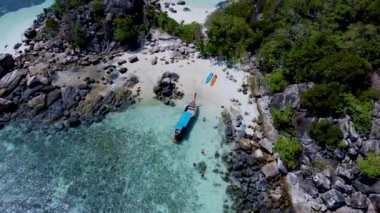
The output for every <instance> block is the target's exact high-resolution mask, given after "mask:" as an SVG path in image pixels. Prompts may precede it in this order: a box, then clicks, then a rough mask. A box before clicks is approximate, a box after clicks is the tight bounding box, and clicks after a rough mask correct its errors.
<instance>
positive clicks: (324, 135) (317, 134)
mask: <svg viewBox="0 0 380 213" xmlns="http://www.w3.org/2000/svg"><path fill="white" fill-rule="evenodd" d="M308 133H309V135H310V137H311V138H313V139H314V140H315V142H316V143H317V144H319V145H321V146H328V147H332V148H336V147H339V146H341V145H342V140H343V133H342V131H341V130H340V128H339V127H338V126H337V125H334V124H332V123H331V122H330V121H328V120H322V121H319V122H318V121H314V122H312V123H311V124H310V126H309V127H308Z"/></svg>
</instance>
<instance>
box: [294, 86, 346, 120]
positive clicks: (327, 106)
mask: <svg viewBox="0 0 380 213" xmlns="http://www.w3.org/2000/svg"><path fill="white" fill-rule="evenodd" d="M344 93H345V89H344V87H343V86H341V85H340V84H339V83H336V82H334V83H328V84H317V85H315V86H314V87H313V88H311V89H308V90H306V91H303V92H302V93H301V106H303V107H305V108H306V109H308V110H310V111H311V112H313V113H315V114H316V115H322V116H328V115H342V114H343V113H344V106H345V103H344V102H345V100H344Z"/></svg>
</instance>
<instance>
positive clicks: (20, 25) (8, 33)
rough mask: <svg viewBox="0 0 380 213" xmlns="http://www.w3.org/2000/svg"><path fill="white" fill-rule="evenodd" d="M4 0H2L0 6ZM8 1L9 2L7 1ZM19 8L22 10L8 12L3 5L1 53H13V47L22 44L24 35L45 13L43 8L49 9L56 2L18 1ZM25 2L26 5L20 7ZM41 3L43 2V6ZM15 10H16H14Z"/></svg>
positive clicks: (0, 23) (0, 26) (0, 18)
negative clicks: (41, 14)
mask: <svg viewBox="0 0 380 213" xmlns="http://www.w3.org/2000/svg"><path fill="white" fill-rule="evenodd" d="M1 1H2V0H0V4H2V3H1ZM7 1H8V0H7ZM14 2H18V5H17V7H19V8H20V9H18V10H15V11H14V10H12V11H8V10H6V9H7V8H8V7H6V5H2V6H1V7H0V9H3V10H2V13H1V14H2V15H1V16H0V29H1V33H0V53H3V52H7V53H13V52H14V50H13V46H14V45H15V44H16V43H18V42H21V40H22V39H23V33H24V32H25V30H26V29H27V28H29V27H30V26H32V24H33V21H34V19H35V18H36V17H37V15H38V14H40V13H41V12H42V11H43V8H46V7H49V6H51V5H52V4H53V2H54V0H45V1H33V0H31V1H17V0H14ZM22 2H24V4H25V5H20V4H21V3H22ZM41 2H43V3H42V4H41ZM13 9H15V8H13ZM6 45H7V47H5V46H6Z"/></svg>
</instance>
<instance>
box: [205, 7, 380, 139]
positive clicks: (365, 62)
mask: <svg viewBox="0 0 380 213" xmlns="http://www.w3.org/2000/svg"><path fill="white" fill-rule="evenodd" d="M242 11H243V12H242ZM379 15H380V0H373V1H371V0H338V1H336V0H313V1H301V0H275V1H260V0H240V1H237V2H235V3H232V4H229V5H228V6H226V7H225V8H224V9H222V10H219V11H217V12H216V13H215V14H214V15H213V16H212V17H211V18H210V20H209V21H208V30H207V32H206V33H207V35H208V39H207V40H206V41H205V42H204V43H205V44H204V48H203V51H204V53H205V54H209V55H218V56H222V57H224V58H225V59H227V60H231V61H237V60H238V59H240V58H241V57H243V56H245V55H246V54H247V53H252V54H256V55H257V61H258V65H259V68H260V70H261V71H263V72H264V73H266V77H265V79H266V81H267V84H268V87H269V88H270V89H272V91H274V92H280V91H281V90H283V89H284V88H285V86H286V85H288V84H293V83H301V82H314V83H315V84H316V86H315V87H314V88H312V89H309V90H307V91H305V92H304V93H303V94H302V101H301V103H302V106H303V107H304V108H306V109H308V110H309V112H310V113H313V114H315V115H318V116H331V115H332V116H336V117H339V116H342V115H344V114H347V113H348V114H350V115H351V116H352V117H353V120H354V122H355V126H356V128H357V130H358V131H360V132H361V133H363V134H368V133H369V132H370V127H368V126H369V125H370V120H368V113H367V111H368V112H369V111H371V109H372V106H371V101H372V100H373V99H376V98H378V95H376V94H375V93H374V91H371V90H370V87H371V74H372V72H373V70H375V69H377V68H379V67H380V60H379V58H380V18H379V17H380V16H379ZM226 20H229V21H226ZM366 94H375V95H370V96H368V95H366ZM347 97H349V98H347ZM364 111H366V112H364Z"/></svg>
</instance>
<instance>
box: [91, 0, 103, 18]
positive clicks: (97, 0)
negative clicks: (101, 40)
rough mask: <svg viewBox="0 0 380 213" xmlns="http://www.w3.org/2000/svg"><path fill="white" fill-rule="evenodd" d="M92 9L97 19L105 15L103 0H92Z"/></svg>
mask: <svg viewBox="0 0 380 213" xmlns="http://www.w3.org/2000/svg"><path fill="white" fill-rule="evenodd" d="M91 7H92V9H93V10H94V13H95V15H96V16H97V17H100V16H102V15H103V13H104V11H103V4H102V1H101V0H92V1H91Z"/></svg>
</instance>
